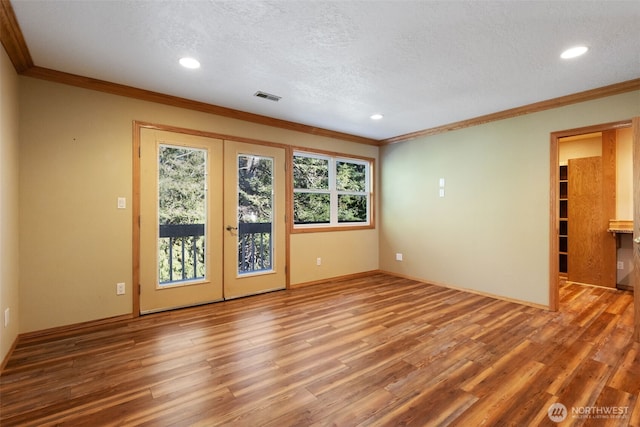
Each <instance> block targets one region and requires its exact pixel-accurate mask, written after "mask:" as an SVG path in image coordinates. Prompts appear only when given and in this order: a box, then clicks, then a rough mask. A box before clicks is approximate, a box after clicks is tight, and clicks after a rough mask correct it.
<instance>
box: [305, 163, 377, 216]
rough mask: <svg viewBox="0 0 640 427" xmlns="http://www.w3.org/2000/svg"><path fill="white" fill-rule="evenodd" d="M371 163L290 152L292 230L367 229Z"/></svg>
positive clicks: (369, 208)
mask: <svg viewBox="0 0 640 427" xmlns="http://www.w3.org/2000/svg"><path fill="white" fill-rule="evenodd" d="M371 163H372V161H371V160H365V159H354V158H347V157H339V156H332V155H326V154H316V153H308V152H302V151H294V153H293V224H294V229H303V228H314V227H322V228H327V227H334V226H337V227H345V226H361V227H365V226H371V225H372V221H371V216H372V215H371Z"/></svg>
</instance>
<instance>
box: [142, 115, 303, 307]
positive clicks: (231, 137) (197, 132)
mask: <svg viewBox="0 0 640 427" xmlns="http://www.w3.org/2000/svg"><path fill="white" fill-rule="evenodd" d="M142 129H154V130H161V131H167V132H174V133H183V134H186V135H195V136H202V137H206V138H214V139H222V140H233V141H236V142H244V143H248V144H255V145H266V146H271V147H277V148H283V149H284V150H285V163H288V162H289V159H290V158H291V153H292V148H291V146H290V145H287V144H280V143H276V142H270V141H262V140H258V139H252V138H244V137H239V136H235V135H226V134H220V133H215V132H208V131H200V130H194V129H187V128H181V127H177V126H170V125H161V124H155V123H149V122H143V121H138V120H134V121H133V129H132V130H133V135H132V136H133V137H132V141H133V143H132V154H133V155H132V159H133V161H132V167H133V191H132V196H133V199H132V201H131V210H132V223H131V224H132V232H133V239H132V282H131V283H132V284H133V286H132V288H133V289H132V297H131V313H132V317H139V316H140V195H141V193H140V167H141V165H140V144H141V131H142ZM287 170H289V169H287ZM290 175H291V174H289V173H287V174H285V209H286V212H289V210H290V207H291V206H290V203H292V201H291V196H290V194H291V191H290V190H291V188H292V185H293V184H292V182H291V181H292V177H291V176H290ZM289 228H290V227H285V248H284V251H285V265H286V268H285V286H286V289H289V288H290V285H291V279H290V277H291V276H290V271H291V269H290V268H289V267H288V266H289V264H290V251H289V246H290V244H289V240H290V232H289Z"/></svg>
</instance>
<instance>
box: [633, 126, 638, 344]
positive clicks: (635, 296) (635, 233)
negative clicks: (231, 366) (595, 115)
mask: <svg viewBox="0 0 640 427" xmlns="http://www.w3.org/2000/svg"><path fill="white" fill-rule="evenodd" d="M631 138H633V149H632V151H633V183H634V184H633V206H634V208H633V219H634V226H633V238H634V239H640V117H634V118H633V121H632V134H631ZM631 246H632V247H633V275H632V277H631V284H632V286H633V299H634V306H635V307H634V314H635V317H634V319H635V320H634V329H633V338H634V339H635V340H636V341H637V342H640V244H637V243H636V244H633V245H631Z"/></svg>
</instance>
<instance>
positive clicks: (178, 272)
mask: <svg viewBox="0 0 640 427" xmlns="http://www.w3.org/2000/svg"><path fill="white" fill-rule="evenodd" d="M206 178H207V150H203V149H199V148H190V147H176V146H170V145H165V144H160V146H159V149H158V214H159V215H158V222H159V227H158V276H159V285H160V286H170V285H176V284H189V283H195V282H197V281H198V280H203V279H204V278H205V277H206V271H207V265H206V264H207V262H206V256H205V248H206V246H207V241H206V234H205V229H206V228H207V180H206Z"/></svg>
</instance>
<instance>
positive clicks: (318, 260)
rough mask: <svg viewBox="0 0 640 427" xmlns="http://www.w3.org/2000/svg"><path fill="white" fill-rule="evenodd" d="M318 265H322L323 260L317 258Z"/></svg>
mask: <svg viewBox="0 0 640 427" xmlns="http://www.w3.org/2000/svg"><path fill="white" fill-rule="evenodd" d="M316 265H322V258H320V257H318V258H316Z"/></svg>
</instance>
